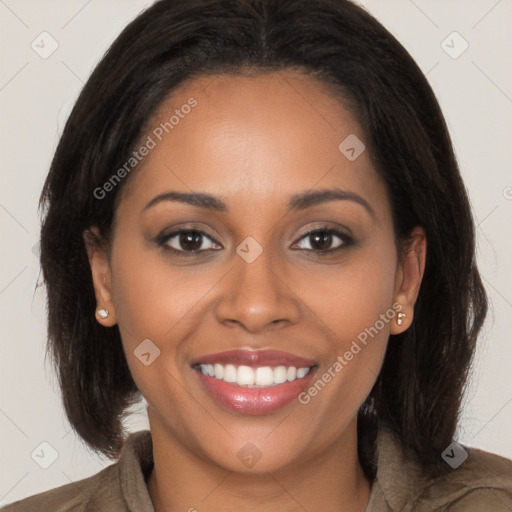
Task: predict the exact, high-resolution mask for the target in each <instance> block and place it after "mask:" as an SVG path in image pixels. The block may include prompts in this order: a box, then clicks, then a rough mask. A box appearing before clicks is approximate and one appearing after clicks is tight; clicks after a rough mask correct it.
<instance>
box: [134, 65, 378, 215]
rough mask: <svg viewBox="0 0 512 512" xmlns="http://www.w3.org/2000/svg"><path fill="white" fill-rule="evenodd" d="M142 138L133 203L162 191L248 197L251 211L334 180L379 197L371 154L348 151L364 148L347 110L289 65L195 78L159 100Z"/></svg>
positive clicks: (238, 200) (236, 198) (359, 130)
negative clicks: (145, 144)
mask: <svg viewBox="0 0 512 512" xmlns="http://www.w3.org/2000/svg"><path fill="white" fill-rule="evenodd" d="M145 137H147V138H148V139H145V140H149V139H151V141H152V143H151V144H150V145H151V146H153V147H152V149H151V150H150V151H149V152H148V154H147V156H145V157H144V159H143V160H142V161H141V163H140V164H139V167H138V169H137V172H136V173H134V175H133V176H132V177H131V179H130V182H131V183H130V186H129V187H128V191H127V194H126V196H129V202H130V204H131V206H134V204H136V203H137V201H140V202H142V201H146V202H147V200H149V199H151V197H153V196H154V195H157V194H159V193H162V192H164V191H165V189H169V190H179V191H184V192H189V191H191V190H193V191H204V192H208V193H211V194H215V195H218V196H219V197H223V198H225V199H226V202H228V203H232V204H236V203H239V204H240V205H244V204H245V205H246V204H247V201H248V200H250V201H251V203H252V204H253V205H254V207H255V208H256V209H258V208H261V207H263V205H266V206H269V205H270V202H271V201H269V200H271V199H272V198H274V197H275V198H278V197H281V196H286V197H289V196H291V195H293V194H294V193H296V192H297V191H299V190H300V191H303V190H307V189H312V188H329V187H333V186H336V187H340V188H345V189H350V190H352V191H354V192H357V193H365V194H366V197H367V198H369V199H370V198H372V196H373V198H372V200H373V201H378V200H379V197H380V196H382V195H383V194H384V195H385V192H384V187H383V183H382V181H381V179H380V178H379V176H378V175H377V173H376V172H375V170H374V168H373V165H372V162H371V159H370V155H369V152H368V151H366V150H363V151H362V152H361V154H360V155H359V156H358V157H357V158H356V159H354V158H353V156H354V152H349V153H347V152H346V150H347V148H348V149H351V148H352V147H354V148H355V151H357V153H359V152H360V151H361V150H362V148H364V139H365V135H364V134H363V132H362V128H361V127H360V126H359V124H358V122H357V121H356V119H355V118H354V117H353V115H352V114H351V112H350V111H349V110H348V109H347V108H346V107H345V106H344V105H343V104H342V102H341V101H340V99H339V97H338V96H335V95H334V94H333V93H332V90H329V88H328V87H326V86H325V85H324V84H323V83H322V82H320V81H318V80H316V79H314V78H312V77H309V76H306V75H304V74H301V73H300V72H296V71H279V72H272V73H267V74H260V75H255V76H240V75H210V76H201V77H198V78H195V79H193V80H191V81H189V82H187V83H186V84H184V85H182V86H181V87H179V88H178V89H177V90H175V91H174V92H173V93H172V95H171V97H170V98H169V99H167V100H166V101H165V102H164V103H162V105H161V106H160V107H159V109H158V111H157V113H156V115H155V116H154V117H153V119H152V121H151V122H150V123H149V128H148V130H147V133H146V134H145ZM344 141H348V142H344ZM357 153H356V156H357ZM347 155H348V156H349V157H351V158H348V157H347ZM125 199H127V198H125ZM380 200H384V201H385V198H383V197H380Z"/></svg>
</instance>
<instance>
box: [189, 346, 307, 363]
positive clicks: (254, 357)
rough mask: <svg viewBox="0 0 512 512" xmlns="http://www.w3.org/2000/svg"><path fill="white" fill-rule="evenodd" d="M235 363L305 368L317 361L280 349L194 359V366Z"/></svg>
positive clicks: (210, 355)
mask: <svg viewBox="0 0 512 512" xmlns="http://www.w3.org/2000/svg"><path fill="white" fill-rule="evenodd" d="M215 363H219V364H234V365H244V366H250V367H252V368H256V367H258V366H295V367H296V368H305V367H311V366H315V365H316V364H317V363H316V362H315V361H313V360H311V359H305V358H303V357H300V356H297V355H295V354H291V353H290V352H282V351H280V350H247V349H237V350H228V351H226V352H219V353H217V354H208V355H205V356H201V357H198V358H196V359H194V360H193V361H192V363H191V364H192V366H196V365H199V364H215Z"/></svg>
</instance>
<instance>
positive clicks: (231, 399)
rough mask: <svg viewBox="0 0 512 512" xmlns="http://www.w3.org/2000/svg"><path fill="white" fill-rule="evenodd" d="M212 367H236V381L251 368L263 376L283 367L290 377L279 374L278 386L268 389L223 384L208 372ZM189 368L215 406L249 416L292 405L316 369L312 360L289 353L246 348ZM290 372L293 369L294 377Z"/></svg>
mask: <svg viewBox="0 0 512 512" xmlns="http://www.w3.org/2000/svg"><path fill="white" fill-rule="evenodd" d="M212 365H213V366H215V367H216V368H217V369H218V370H219V369H220V368H219V367H220V366H224V368H225V370H226V371H227V369H228V368H230V371H231V372H233V371H234V370H235V367H236V368H237V370H238V379H237V381H240V380H241V379H240V372H242V373H243V374H244V376H245V375H247V374H252V369H253V368H254V369H259V370H262V369H263V371H264V372H265V373H268V372H269V371H270V370H271V369H272V368H277V371H278V372H279V371H281V372H283V370H284V369H285V368H288V371H290V370H291V373H292V375H291V376H289V377H288V378H286V376H285V375H284V374H283V376H282V378H280V379H278V383H276V382H275V381H274V383H273V384H272V385H270V386H262V387H259V388H258V387H256V386H248V387H246V386H242V385H240V383H239V382H237V381H235V382H231V381H229V382H227V381H226V380H222V379H219V378H216V377H215V376H214V374H213V373H212V372H211V368H212ZM192 367H193V368H194V370H195V374H196V375H197V377H198V379H199V381H200V383H201V384H202V387H203V389H204V390H205V391H206V392H207V394H208V395H209V396H210V397H211V398H213V399H214V400H215V401H216V402H217V404H219V405H221V406H222V407H224V408H227V409H230V410H231V411H236V412H238V413H243V414H252V415H257V414H266V413H270V412H273V411H276V410H278V409H281V408H282V407H284V406H286V405H288V404H290V403H291V402H293V401H294V400H295V399H296V398H297V397H298V396H299V394H300V393H301V392H303V391H304V389H306V388H307V387H308V386H309V385H310V382H311V380H312V378H313V376H314V375H315V374H316V371H317V369H318V367H317V365H316V363H315V361H313V360H311V359H306V358H303V357H300V356H297V355H295V354H291V353H289V352H282V351H278V350H260V351H255V350H247V349H240V350H229V351H226V352H219V353H216V354H208V355H205V356H202V357H199V358H197V359H194V361H192ZM208 367H209V368H210V371H206V374H205V368H208ZM290 367H293V368H290ZM244 368H245V370H244ZM296 368H300V369H301V372H303V373H301V376H300V377H299V371H298V370H296ZM294 370H296V374H295V372H294ZM208 373H209V374H208ZM288 375H289V374H288ZM221 377H222V376H221ZM228 380H231V379H228ZM267 382H268V381H267Z"/></svg>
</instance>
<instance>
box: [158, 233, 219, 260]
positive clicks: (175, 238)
mask: <svg viewBox="0 0 512 512" xmlns="http://www.w3.org/2000/svg"><path fill="white" fill-rule="evenodd" d="M157 243H158V245H160V246H165V248H166V249H170V250H172V251H175V252H180V253H183V254H184V255H186V253H192V254H195V253H198V252H206V251H210V250H218V249H220V248H222V247H221V246H220V245H219V244H217V243H216V242H215V241H214V240H213V239H212V238H210V237H209V236H208V235H207V234H206V233H204V232H203V231H200V230H198V229H179V230H177V231H173V232H172V233H169V234H166V235H161V236H159V237H158V239H157Z"/></svg>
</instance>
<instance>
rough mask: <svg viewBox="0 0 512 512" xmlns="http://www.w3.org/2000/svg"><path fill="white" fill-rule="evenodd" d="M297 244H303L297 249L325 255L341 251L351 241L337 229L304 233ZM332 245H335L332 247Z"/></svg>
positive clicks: (351, 241)
mask: <svg viewBox="0 0 512 512" xmlns="http://www.w3.org/2000/svg"><path fill="white" fill-rule="evenodd" d="M301 241H302V242H301ZM304 242H306V243H304ZM299 243H302V244H303V245H302V246H299V249H305V250H307V251H313V252H317V253H319V254H325V253H330V252H335V251H337V250H339V249H343V248H344V247H346V246H348V245H351V244H352V243H353V240H352V238H351V237H350V236H348V235H347V234H346V233H343V232H341V231H339V230H337V229H331V228H321V229H315V230H314V231H310V232H309V233H306V234H305V235H304V236H303V237H301V238H300V240H299V242H298V243H297V245H299ZM333 244H335V245H334V246H333Z"/></svg>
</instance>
